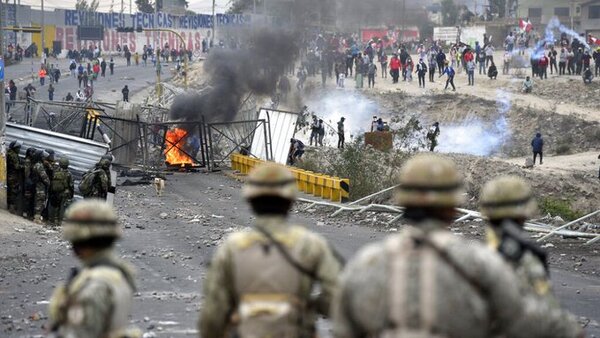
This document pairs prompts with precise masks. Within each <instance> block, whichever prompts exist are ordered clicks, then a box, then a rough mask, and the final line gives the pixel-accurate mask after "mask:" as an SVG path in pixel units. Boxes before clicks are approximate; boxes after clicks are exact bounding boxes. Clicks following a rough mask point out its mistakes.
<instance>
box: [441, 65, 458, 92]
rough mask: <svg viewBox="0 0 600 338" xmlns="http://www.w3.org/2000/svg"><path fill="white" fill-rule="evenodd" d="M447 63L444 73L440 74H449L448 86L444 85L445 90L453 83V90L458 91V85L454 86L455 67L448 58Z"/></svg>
mask: <svg viewBox="0 0 600 338" xmlns="http://www.w3.org/2000/svg"><path fill="white" fill-rule="evenodd" d="M445 64H446V68H445V69H444V72H443V73H442V75H440V76H439V77H442V76H443V75H447V76H448V79H447V80H446V87H444V90H446V89H448V85H452V91H456V87H455V86H454V75H455V74H456V73H455V72H454V68H453V67H452V66H450V65H449V64H448V60H446V62H445Z"/></svg>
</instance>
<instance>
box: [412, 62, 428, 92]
mask: <svg viewBox="0 0 600 338" xmlns="http://www.w3.org/2000/svg"><path fill="white" fill-rule="evenodd" d="M415 73H417V77H418V78H419V88H421V87H423V88H425V74H427V64H426V63H425V61H423V59H419V63H417V68H416V69H415Z"/></svg>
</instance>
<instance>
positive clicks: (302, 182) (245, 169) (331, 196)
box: [231, 154, 350, 202]
mask: <svg viewBox="0 0 600 338" xmlns="http://www.w3.org/2000/svg"><path fill="white" fill-rule="evenodd" d="M263 162H265V161H263V160H261V159H258V158H253V157H250V156H245V155H241V154H231V169H233V170H237V171H239V172H240V173H242V174H248V173H249V172H250V170H251V169H252V168H254V167H256V166H257V165H259V164H260V163H263ZM288 168H289V169H290V170H291V172H292V173H293V174H294V177H295V178H296V184H297V185H298V190H300V191H303V192H305V193H307V194H311V195H313V196H315V197H321V198H323V199H327V200H331V201H333V202H345V201H347V200H348V197H349V196H350V180H349V179H347V178H339V177H332V176H328V175H323V174H319V173H314V172H312V171H308V170H303V169H299V168H295V167H288Z"/></svg>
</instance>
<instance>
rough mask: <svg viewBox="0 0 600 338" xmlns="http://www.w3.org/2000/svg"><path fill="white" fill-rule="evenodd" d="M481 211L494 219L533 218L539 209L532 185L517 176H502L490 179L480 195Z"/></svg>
mask: <svg viewBox="0 0 600 338" xmlns="http://www.w3.org/2000/svg"><path fill="white" fill-rule="evenodd" d="M479 204H480V209H481V213H482V214H483V215H484V216H486V217H488V218H489V219H492V220H497V219H505V218H511V219H515V218H522V219H528V218H531V217H532V216H533V215H534V214H535V212H536V211H537V206H536V203H535V199H534V198H533V195H532V192H531V187H530V186H529V184H528V183H527V182H525V180H523V179H522V178H520V177H517V176H501V177H498V178H495V179H493V180H491V181H489V182H488V183H487V184H486V185H485V186H484V187H483V189H481V195H480V200H479Z"/></svg>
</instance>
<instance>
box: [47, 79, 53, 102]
mask: <svg viewBox="0 0 600 338" xmlns="http://www.w3.org/2000/svg"><path fill="white" fill-rule="evenodd" d="M48 100H50V101H54V86H53V85H52V83H51V84H50V86H48Z"/></svg>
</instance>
